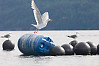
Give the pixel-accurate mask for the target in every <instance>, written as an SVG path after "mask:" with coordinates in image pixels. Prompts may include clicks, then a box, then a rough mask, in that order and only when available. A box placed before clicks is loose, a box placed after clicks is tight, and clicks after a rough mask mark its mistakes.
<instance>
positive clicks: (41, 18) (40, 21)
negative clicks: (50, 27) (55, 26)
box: [31, 0, 52, 33]
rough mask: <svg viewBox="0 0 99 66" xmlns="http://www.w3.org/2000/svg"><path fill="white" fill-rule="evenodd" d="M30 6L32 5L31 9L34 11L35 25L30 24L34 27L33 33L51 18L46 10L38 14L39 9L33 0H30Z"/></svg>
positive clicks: (45, 24) (44, 25)
mask: <svg viewBox="0 0 99 66" xmlns="http://www.w3.org/2000/svg"><path fill="white" fill-rule="evenodd" d="M31 6H32V9H33V12H34V17H35V20H36V22H37V25H34V24H31V25H33V26H34V27H36V31H35V32H34V33H37V32H38V30H39V29H42V28H44V27H46V26H47V23H48V21H52V20H51V19H49V14H48V12H45V13H44V14H43V15H41V14H40V11H39V9H38V8H37V6H36V5H35V2H34V0H32V3H31Z"/></svg>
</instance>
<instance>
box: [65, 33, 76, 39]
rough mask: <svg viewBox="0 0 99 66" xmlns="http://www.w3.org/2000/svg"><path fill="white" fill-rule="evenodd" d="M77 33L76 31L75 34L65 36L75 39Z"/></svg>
mask: <svg viewBox="0 0 99 66" xmlns="http://www.w3.org/2000/svg"><path fill="white" fill-rule="evenodd" d="M77 34H78V32H76V34H75V35H70V36H67V37H69V38H73V39H76V38H77V37H78V36H77Z"/></svg>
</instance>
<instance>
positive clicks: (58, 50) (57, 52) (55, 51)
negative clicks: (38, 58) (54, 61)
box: [50, 46, 65, 56]
mask: <svg viewBox="0 0 99 66" xmlns="http://www.w3.org/2000/svg"><path fill="white" fill-rule="evenodd" d="M50 55H52V56H56V55H65V50H64V49H63V47H60V46H54V47H52V48H51V50H50Z"/></svg>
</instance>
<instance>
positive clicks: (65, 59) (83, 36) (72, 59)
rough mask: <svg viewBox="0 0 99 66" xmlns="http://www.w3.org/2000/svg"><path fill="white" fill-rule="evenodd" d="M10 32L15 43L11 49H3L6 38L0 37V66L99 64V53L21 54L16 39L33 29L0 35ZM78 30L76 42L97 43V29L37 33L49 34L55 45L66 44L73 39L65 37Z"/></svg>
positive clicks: (98, 32)
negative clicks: (63, 54) (68, 54)
mask: <svg viewBox="0 0 99 66" xmlns="http://www.w3.org/2000/svg"><path fill="white" fill-rule="evenodd" d="M9 32H12V37H11V38H10V40H11V41H12V42H13V43H14V44H15V49H14V50H13V51H10V52H8V51H3V50H2V44H3V42H4V41H5V40H6V39H5V38H2V39H1V38H0V66H99V61H98V58H99V55H92V56H91V55H86V56H83V55H72V56H33V55H31V56H22V53H21V52H20V51H19V50H18V47H17V41H18V39H19V38H20V37H21V36H22V35H23V34H26V33H33V31H0V35H5V34H7V33H9ZM76 32H79V37H78V38H77V41H78V42H87V41H92V42H93V43H94V44H95V45H96V46H97V44H99V31H98V30H92V31H88V30H87V31H82V30H80V31H40V32H38V34H41V35H44V36H49V37H50V38H51V39H52V40H53V41H54V43H55V45H59V46H61V45H63V44H68V43H69V42H70V41H72V40H73V39H71V38H68V37H66V35H72V34H75V33H76Z"/></svg>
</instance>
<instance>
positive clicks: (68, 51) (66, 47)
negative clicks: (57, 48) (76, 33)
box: [61, 44, 74, 55]
mask: <svg viewBox="0 0 99 66" xmlns="http://www.w3.org/2000/svg"><path fill="white" fill-rule="evenodd" d="M61 47H63V48H64V50H65V55H73V54H74V50H73V46H72V45H70V44H64V45H62V46H61Z"/></svg>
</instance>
